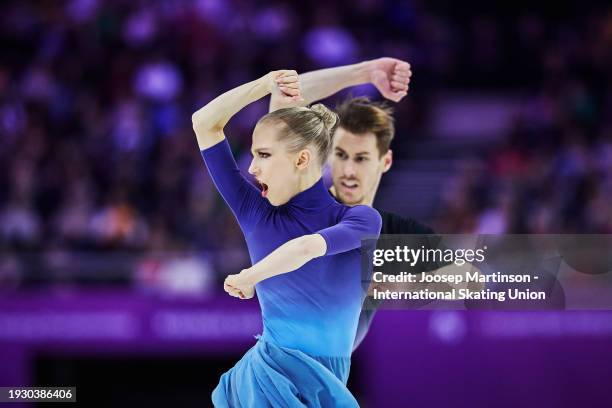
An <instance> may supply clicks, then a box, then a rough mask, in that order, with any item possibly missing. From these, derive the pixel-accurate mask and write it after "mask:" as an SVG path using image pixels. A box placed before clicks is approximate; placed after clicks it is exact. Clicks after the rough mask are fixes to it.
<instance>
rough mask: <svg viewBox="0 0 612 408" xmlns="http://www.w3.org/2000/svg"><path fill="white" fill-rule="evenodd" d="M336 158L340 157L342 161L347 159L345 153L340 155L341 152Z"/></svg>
mask: <svg viewBox="0 0 612 408" xmlns="http://www.w3.org/2000/svg"><path fill="white" fill-rule="evenodd" d="M336 157H338V158H340V159H343V160H344V159H346V155H345V154H344V153H340V152H337V153H336Z"/></svg>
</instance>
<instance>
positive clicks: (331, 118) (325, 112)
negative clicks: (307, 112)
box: [310, 103, 338, 131]
mask: <svg viewBox="0 0 612 408" xmlns="http://www.w3.org/2000/svg"><path fill="white" fill-rule="evenodd" d="M310 109H311V110H312V111H313V112H314V113H316V114H317V116H319V117H320V118H321V120H322V121H323V124H324V125H325V127H326V128H327V129H328V130H330V131H331V130H333V129H334V127H335V126H336V124H337V123H338V115H337V114H336V113H335V112H334V111H332V110H331V109H328V108H327V107H326V106H325V105H323V104H322V103H317V104H314V105H312V106H311V107H310Z"/></svg>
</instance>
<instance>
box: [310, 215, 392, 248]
mask: <svg viewBox="0 0 612 408" xmlns="http://www.w3.org/2000/svg"><path fill="white" fill-rule="evenodd" d="M381 225H382V221H381V218H380V214H379V213H378V211H376V210H375V209H373V208H371V207H368V206H365V205H357V206H355V207H351V208H350V209H349V210H348V211H347V212H346V213H345V214H344V216H343V217H342V219H341V220H340V222H339V223H338V224H336V225H333V226H331V227H328V228H325V229H323V230H321V231H318V234H320V235H321V236H322V237H323V238H324V239H325V242H326V243H327V252H326V253H325V255H334V254H338V253H341V252H346V251H350V250H351V249H355V248H359V247H360V246H361V240H362V239H363V238H372V239H376V238H378V236H379V234H380V228H381Z"/></svg>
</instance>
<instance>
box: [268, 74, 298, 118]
mask: <svg viewBox="0 0 612 408" xmlns="http://www.w3.org/2000/svg"><path fill="white" fill-rule="evenodd" d="M270 77H271V78H270V80H271V83H270V93H271V94H272V101H273V103H274V105H275V106H276V109H280V108H288V107H293V106H298V105H299V103H300V102H302V101H303V100H304V98H303V97H302V86H301V84H300V79H299V76H298V73H297V72H296V71H293V70H280V71H272V72H271V73H270Z"/></svg>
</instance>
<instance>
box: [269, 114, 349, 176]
mask: <svg viewBox="0 0 612 408" xmlns="http://www.w3.org/2000/svg"><path fill="white" fill-rule="evenodd" d="M264 122H267V123H282V124H283V125H284V129H282V130H281V133H280V134H279V136H278V139H279V140H283V141H285V142H286V143H287V149H288V150H289V151H290V152H298V151H300V150H302V149H304V148H306V147H307V146H309V145H312V146H313V147H314V148H315V149H316V151H317V154H318V155H319V164H320V165H321V166H322V165H323V164H324V163H325V161H326V160H327V156H328V154H329V150H330V149H331V145H332V143H331V142H332V136H333V134H334V130H335V128H336V124H337V123H338V115H337V114H336V113H334V112H333V111H331V110H330V109H328V108H327V107H325V105H323V104H321V103H317V104H315V105H312V106H311V107H309V108H307V107H295V108H284V109H279V110H276V111H274V112H270V113H268V114H267V115H265V116H264V117H263V118H261V119H260V121H259V123H264Z"/></svg>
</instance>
